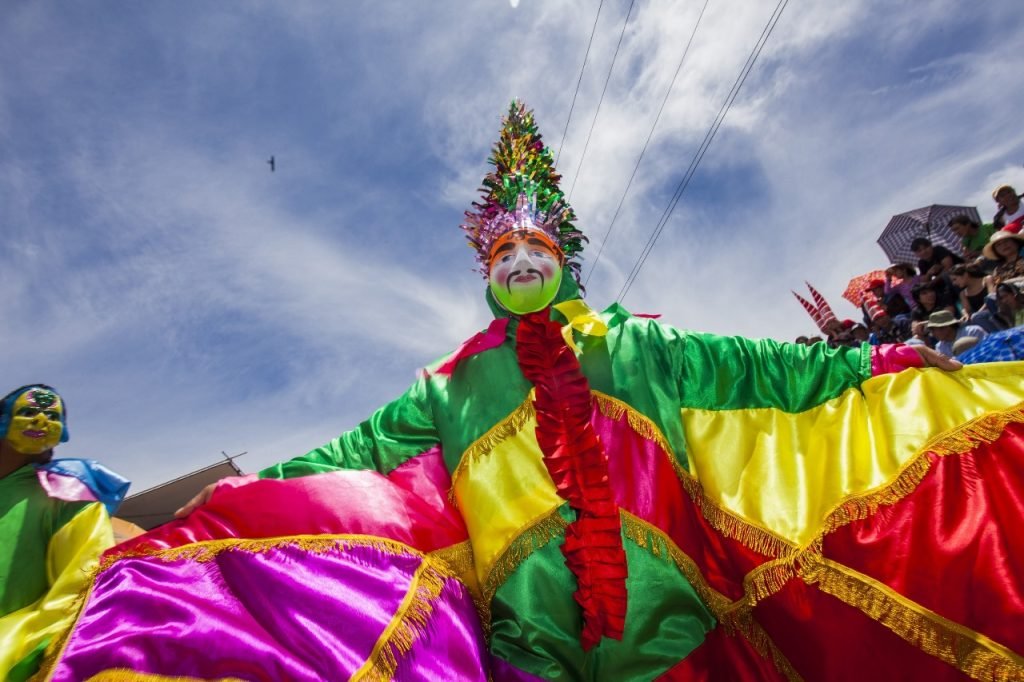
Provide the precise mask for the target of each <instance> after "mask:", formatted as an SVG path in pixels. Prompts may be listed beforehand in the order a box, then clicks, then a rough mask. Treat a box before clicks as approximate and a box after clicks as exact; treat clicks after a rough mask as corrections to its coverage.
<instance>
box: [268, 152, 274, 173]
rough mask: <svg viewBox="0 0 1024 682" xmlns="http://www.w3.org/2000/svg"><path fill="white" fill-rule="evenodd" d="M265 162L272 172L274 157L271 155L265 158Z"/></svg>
mask: <svg viewBox="0 0 1024 682" xmlns="http://www.w3.org/2000/svg"><path fill="white" fill-rule="evenodd" d="M267 163H269V164H270V172H271V173H273V172H274V166H275V164H274V157H273V156H271V157H270V158H269V159H267Z"/></svg>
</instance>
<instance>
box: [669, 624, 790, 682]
mask: <svg viewBox="0 0 1024 682" xmlns="http://www.w3.org/2000/svg"><path fill="white" fill-rule="evenodd" d="M785 679H786V677H785V676H784V675H783V674H782V673H780V672H779V671H778V670H776V669H775V665H774V664H773V663H772V662H771V660H769V659H767V658H763V657H762V656H761V654H759V653H757V651H755V650H754V648H753V647H752V646H751V645H750V642H748V641H747V639H746V638H745V637H743V636H741V635H727V634H725V631H724V630H722V628H720V627H719V628H715V629H714V630H712V631H711V632H709V633H708V634H707V637H706V638H705V639H704V642H703V643H702V644H701V645H700V646H698V647H697V648H696V649H694V650H693V651H691V652H690V653H689V654H687V656H686V658H684V659H683V660H682V661H680V662H679V664H678V665H676V666H674V667H673V668H672V669H671V670H668V671H667V672H665V673H664V674H663V675H661V676H659V677H658V678H657V682H725V681H726V680H728V681H729V682H747V681H748V680H749V681H750V682H772V681H773V680H785Z"/></svg>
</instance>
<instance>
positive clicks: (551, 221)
mask: <svg viewBox="0 0 1024 682" xmlns="http://www.w3.org/2000/svg"><path fill="white" fill-rule="evenodd" d="M488 161H489V162H490V163H492V164H494V170H493V171H491V172H490V173H488V174H487V175H486V176H485V177H484V180H483V186H482V187H481V188H480V193H481V200H480V201H478V202H473V209H472V210H470V211H466V220H465V222H464V223H463V224H462V229H463V230H465V232H466V239H467V240H468V241H469V245H470V246H472V247H473V248H474V249H476V253H477V255H476V259H477V262H478V263H479V264H480V272H482V273H484V276H486V275H487V260H488V257H489V256H490V250H491V245H492V244H493V243H494V241H495V240H496V239H498V237H500V236H501V235H503V234H505V233H506V232H508V231H510V230H513V229H524V228H525V229H537V230H542V231H543V232H545V233H547V235H548V236H549V237H551V239H552V240H554V242H555V243H556V244H558V245H559V247H560V248H561V249H562V253H563V254H564V256H565V262H566V264H567V265H568V266H569V267H570V269H571V270H572V272H573V275H574V276H575V277H576V280H577V281H579V277H580V275H579V273H580V264H579V262H578V260H577V256H578V255H579V253H580V252H581V251H582V250H583V242H585V241H587V238H586V237H585V236H583V233H582V232H580V231H579V230H577V229H576V227H575V226H574V225H573V220H575V219H576V216H575V214H574V213H573V210H572V207H571V206H569V204H568V202H567V201H566V200H565V195H564V194H563V193H562V191H561V190H560V189H558V181H559V180H561V176H559V175H558V173H556V172H555V164H554V161H553V160H552V155H551V151H550V150H549V149H548V148H547V147H545V146H544V143H543V142H541V136H540V133H538V132H537V124H536V122H535V121H534V119H533V112H532V111H530V110H529V109H527V108H526V106H525V105H524V104H522V103H521V102H519V101H518V100H514V101H513V102H512V104H511V105H510V106H509V110H508V115H507V116H505V117H504V118H503V119H502V128H501V135H500V136H499V137H498V141H497V142H496V143H495V145H494V149H493V150H492V151H491V157H490V159H488Z"/></svg>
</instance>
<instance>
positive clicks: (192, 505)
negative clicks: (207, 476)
mask: <svg viewBox="0 0 1024 682" xmlns="http://www.w3.org/2000/svg"><path fill="white" fill-rule="evenodd" d="M215 487H217V484H216V483H211V484H210V485H208V486H206V487H205V488H203V489H202V490H200V491H199V494H198V495H196V496H195V497H193V498H192V499H191V500H189V501H188V502H186V503H185V505H184V506H183V507H182V508H181V509H179V510H178V511H176V512H174V518H176V519H183V518H185V517H186V516H188V515H189V514H191V513H192V512H194V511H195V510H196V509H199V508H200V507H201V506H203V505H204V504H206V503H207V502H209V501H210V497H211V496H212V495H213V489H214V488H215Z"/></svg>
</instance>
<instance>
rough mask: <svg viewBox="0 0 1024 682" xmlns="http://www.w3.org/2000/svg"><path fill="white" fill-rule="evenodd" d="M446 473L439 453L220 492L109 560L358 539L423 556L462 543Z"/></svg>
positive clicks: (461, 529) (118, 550)
mask: <svg viewBox="0 0 1024 682" xmlns="http://www.w3.org/2000/svg"><path fill="white" fill-rule="evenodd" d="M449 480H450V479H449V478H448V472H447V470H446V469H445V468H444V462H443V460H442V458H441V451H440V449H439V448H433V449H431V450H429V451H427V452H425V453H423V454H422V455H418V456H417V457H414V458H413V459H411V460H409V461H408V462H406V463H405V464H403V465H402V466H400V467H398V468H397V469H395V470H394V471H393V472H391V474H390V475H388V476H383V475H381V474H379V473H377V472H375V471H334V472H330V473H324V474H316V475H313V476H303V477H300V478H289V479H283V480H271V479H265V480H258V481H255V482H253V483H250V484H248V485H243V486H240V487H230V486H225V487H220V486H218V488H217V489H216V491H215V492H214V495H213V497H212V499H211V500H210V501H209V502H208V503H207V504H205V505H203V506H202V507H200V508H199V509H198V510H196V511H195V512H193V513H192V514H191V515H190V516H189V517H188V518H186V519H181V520H177V521H171V522H170V523H167V524H165V525H163V526H161V527H160V528H157V529H155V530H153V531H150V532H149V533H147V534H146V535H142V536H140V537H138V538H135V539H133V540H129V541H128V542H126V543H124V544H121V545H118V546H117V547H115V548H113V549H112V550H110V552H108V554H111V555H123V554H132V553H136V552H139V551H144V550H149V549H163V548H166V547H176V546H180V545H184V544H188V543H191V542H200V541H203V540H210V539H215V538H235V537H244V538H270V537H280V536H284V535H315V534H319V533H330V534H340V533H357V534H364V535H374V536H378V537H385V538H389V539H392V540H398V541H399V542H403V543H405V544H407V545H409V546H411V547H415V548H416V549H419V550H421V551H424V552H429V551H433V550H436V549H440V548H443V547H447V546H449V545H453V544H456V543H459V542H462V541H463V540H466V539H467V537H468V535H467V533H466V527H465V525H464V524H463V522H462V517H461V516H460V515H459V513H458V511H457V510H456V509H455V508H454V507H453V506H452V505H451V504H450V503H449V502H448V497H447V487H448V481H449Z"/></svg>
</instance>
